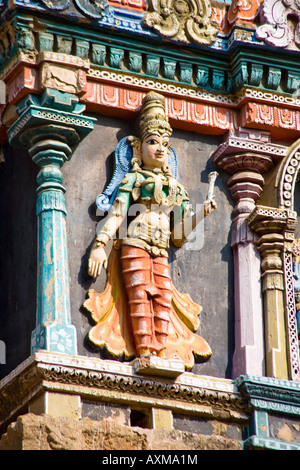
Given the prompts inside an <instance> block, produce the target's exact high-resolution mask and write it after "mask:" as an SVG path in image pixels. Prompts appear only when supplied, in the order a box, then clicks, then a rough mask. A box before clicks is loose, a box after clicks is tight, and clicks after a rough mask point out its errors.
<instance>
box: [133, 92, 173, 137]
mask: <svg viewBox="0 0 300 470" xmlns="http://www.w3.org/2000/svg"><path fill="white" fill-rule="evenodd" d="M152 132H159V133H161V134H167V135H169V136H170V135H171V134H172V128H171V126H170V124H169V119H168V117H167V116H166V112H165V98H164V96H162V95H160V94H159V93H156V92H155V91H149V93H147V95H146V96H145V97H144V99H143V103H142V113H141V119H140V138H141V141H143V139H144V138H145V136H146V135H147V134H151V133H152Z"/></svg>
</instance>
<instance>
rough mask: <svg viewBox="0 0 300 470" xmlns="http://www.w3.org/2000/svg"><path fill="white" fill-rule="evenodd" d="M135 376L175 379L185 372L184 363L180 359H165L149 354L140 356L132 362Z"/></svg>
mask: <svg viewBox="0 0 300 470" xmlns="http://www.w3.org/2000/svg"><path fill="white" fill-rule="evenodd" d="M132 367H133V370H134V372H135V373H136V374H144V375H158V376H163V377H170V378H175V377H177V376H178V375H180V374H182V373H183V372H185V365H184V362H183V361H181V360H180V359H166V358H161V357H158V356H154V355H153V354H151V353H150V351H149V354H147V355H143V356H140V357H138V358H136V359H134V360H133V361H132Z"/></svg>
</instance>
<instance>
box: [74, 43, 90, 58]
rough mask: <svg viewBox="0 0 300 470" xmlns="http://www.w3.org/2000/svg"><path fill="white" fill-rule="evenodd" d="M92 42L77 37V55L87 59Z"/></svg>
mask: <svg viewBox="0 0 300 470" xmlns="http://www.w3.org/2000/svg"><path fill="white" fill-rule="evenodd" d="M89 49H90V43H89V41H84V40H80V39H76V41H75V55H77V56H78V57H82V58H83V59H87V58H88V56H89Z"/></svg>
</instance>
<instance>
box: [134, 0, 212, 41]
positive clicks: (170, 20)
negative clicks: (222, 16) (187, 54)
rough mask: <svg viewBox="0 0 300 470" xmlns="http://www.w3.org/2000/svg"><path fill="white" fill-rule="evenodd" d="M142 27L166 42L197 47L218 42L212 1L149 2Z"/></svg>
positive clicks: (164, 0)
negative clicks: (179, 42) (212, 17)
mask: <svg viewBox="0 0 300 470" xmlns="http://www.w3.org/2000/svg"><path fill="white" fill-rule="evenodd" d="M143 24H144V25H146V26H148V27H149V28H151V29H154V30H155V31H156V32H157V33H159V34H161V35H162V36H164V37H166V38H172V39H175V40H178V41H182V42H191V43H195V44H211V43H212V42H213V41H215V40H216V35H217V32H218V29H217V24H215V23H213V22H212V19H211V2H210V1H209V0H150V1H149V7H148V12H147V13H146V15H145V17H144V19H143Z"/></svg>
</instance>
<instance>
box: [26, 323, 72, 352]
mask: <svg viewBox="0 0 300 470" xmlns="http://www.w3.org/2000/svg"><path fill="white" fill-rule="evenodd" d="M41 349H43V350H46V351H51V352H57V353H65V354H70V355H72V356H74V355H76V354H77V335H76V329H75V327H74V326H73V325H63V324H61V323H57V322H53V323H51V324H50V325H42V324H39V325H38V326H37V327H36V329H35V330H34V331H33V332H32V335H31V353H32V354H34V353H36V352H37V351H39V350H41Z"/></svg>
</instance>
